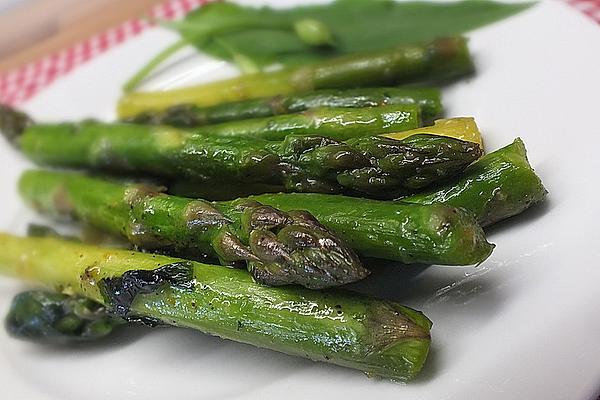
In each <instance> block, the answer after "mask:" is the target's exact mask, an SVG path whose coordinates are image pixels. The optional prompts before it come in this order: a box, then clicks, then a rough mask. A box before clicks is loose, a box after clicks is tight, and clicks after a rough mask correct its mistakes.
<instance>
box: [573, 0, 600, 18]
mask: <svg viewBox="0 0 600 400" xmlns="http://www.w3.org/2000/svg"><path fill="white" fill-rule="evenodd" d="M567 2H568V3H569V4H570V5H572V6H573V7H575V8H576V9H578V10H579V11H581V12H582V13H584V14H585V15H587V16H588V17H590V18H591V19H593V20H594V21H596V22H597V23H599V24H600V0H567Z"/></svg>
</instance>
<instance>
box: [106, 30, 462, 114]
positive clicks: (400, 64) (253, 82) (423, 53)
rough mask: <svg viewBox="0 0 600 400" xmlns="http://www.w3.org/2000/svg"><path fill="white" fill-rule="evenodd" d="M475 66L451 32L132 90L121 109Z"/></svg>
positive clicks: (400, 78)
mask: <svg viewBox="0 0 600 400" xmlns="http://www.w3.org/2000/svg"><path fill="white" fill-rule="evenodd" d="M472 71H473V63H472V61H471V57H470V55H469V51H468V48H467V44H466V40H465V39H464V38H462V37H451V38H444V39H438V40H435V41H433V42H431V43H428V44H425V45H403V46H399V47H395V48H392V49H389V50H384V51H376V52H368V53H358V54H351V55H348V56H342V57H337V58H333V59H330V60H326V61H322V62H319V63H315V64H312V65H303V66H300V67H296V68H289V69H283V70H279V71H272V72H262V73H255V74H249V75H243V76H241V77H237V78H233V79H227V80H223V81H218V82H212V83H208V84H203V85H198V86H191V87H186V88H182V89H175V90H168V91H162V92H138V93H128V94H126V95H124V96H123V97H122V98H121V100H120V101H119V105H118V108H117V111H118V114H119V117H121V118H127V117H132V116H135V115H138V114H140V113H142V112H146V111H157V110H158V111H160V110H165V109H167V108H169V107H172V106H175V105H178V104H194V105H197V106H200V107H208V106H214V105H217V104H222V103H228V102H233V101H239V100H247V99H255V98H260V97H268V96H278V95H289V94H293V93H301V92H307V91H312V90H318V89H338V88H354V87H368V86H382V85H393V84H400V83H408V82H426V81H441V80H446V79H453V78H456V77H460V76H463V75H466V74H469V73H471V72H472Z"/></svg>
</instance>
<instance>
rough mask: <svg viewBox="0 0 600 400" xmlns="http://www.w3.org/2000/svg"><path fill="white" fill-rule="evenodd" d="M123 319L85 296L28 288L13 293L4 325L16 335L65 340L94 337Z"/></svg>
mask: <svg viewBox="0 0 600 400" xmlns="http://www.w3.org/2000/svg"><path fill="white" fill-rule="evenodd" d="M124 322H125V321H124V320H122V319H121V318H116V317H113V316H111V315H109V314H108V312H107V310H106V307H104V306H103V305H101V304H99V303H97V302H95V301H92V300H90V299H87V298H85V297H81V296H77V297H73V296H67V295H65V294H61V293H52V292H47V291H42V290H30V291H27V292H23V293H19V294H18V295H17V296H15V298H14V299H13V301H12V304H11V306H10V311H9V313H8V315H7V317H6V324H5V326H6V329H7V331H8V332H9V333H10V335H11V336H13V337H16V338H19V339H25V340H31V341H36V342H43V343H58V344H66V343H72V342H81V341H93V340H97V339H99V338H101V337H104V336H106V335H108V334H110V333H111V332H112V331H113V329H114V328H115V327H117V326H119V325H121V324H123V323H124Z"/></svg>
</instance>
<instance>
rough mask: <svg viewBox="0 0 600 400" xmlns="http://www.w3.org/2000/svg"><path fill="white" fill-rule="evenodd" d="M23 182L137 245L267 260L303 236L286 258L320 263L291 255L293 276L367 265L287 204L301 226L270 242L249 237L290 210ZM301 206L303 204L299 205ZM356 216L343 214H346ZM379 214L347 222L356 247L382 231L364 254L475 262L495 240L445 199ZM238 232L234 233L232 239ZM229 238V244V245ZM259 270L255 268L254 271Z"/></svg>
mask: <svg viewBox="0 0 600 400" xmlns="http://www.w3.org/2000/svg"><path fill="white" fill-rule="evenodd" d="M19 189H20V192H21V196H22V197H23V198H24V200H25V201H26V202H27V203H28V204H30V205H32V206H33V207H35V208H36V209H37V210H39V211H41V212H43V213H45V214H49V215H51V216H55V217H57V216H58V217H65V216H68V217H75V218H78V219H80V220H83V221H85V222H87V223H90V224H92V225H93V226H95V227H98V228H101V229H103V230H105V231H108V232H112V233H115V234H118V235H121V236H123V237H126V238H128V239H129V240H130V241H131V242H132V243H134V244H136V245H138V246H140V247H142V248H147V249H168V250H170V251H174V252H175V253H177V254H181V252H182V251H183V252H184V253H183V254H187V253H186V251H190V250H192V249H197V250H199V251H201V252H203V253H205V254H209V255H211V256H216V257H219V258H220V259H221V260H222V261H225V262H233V261H238V260H239V259H240V257H246V259H245V261H248V262H254V259H255V257H261V258H262V259H264V260H269V259H270V258H272V257H273V256H274V255H273V252H274V251H279V250H281V249H282V248H284V249H287V251H290V250H289V249H290V248H291V249H292V250H293V249H295V247H294V246H298V245H299V244H297V243H296V242H300V243H301V244H302V245H304V246H306V247H305V248H300V249H298V251H297V252H298V253H299V252H300V251H302V252H304V253H303V254H305V257H302V258H301V257H298V256H292V257H290V259H291V260H290V261H289V262H290V263H291V262H296V263H305V262H307V261H311V262H312V264H313V265H314V264H316V265H318V266H319V268H309V267H308V266H305V265H303V264H301V265H294V267H295V268H296V269H299V271H298V273H299V274H302V273H303V275H300V276H299V277H295V276H292V277H291V278H294V279H296V280H297V282H299V283H302V284H303V285H305V286H308V287H316V285H318V284H319V285H321V287H324V286H325V285H327V286H333V285H336V284H343V283H348V282H351V281H353V280H358V279H361V278H363V277H365V275H366V273H367V271H366V270H364V269H363V268H362V267H361V266H360V263H359V262H358V260H356V258H355V257H354V256H353V254H352V252H351V251H349V250H348V249H346V248H345V247H344V245H343V244H341V243H339V242H337V246H336V247H331V245H332V244H333V243H336V242H335V238H332V239H331V243H329V242H328V244H329V246H327V247H325V248H323V247H322V246H319V245H317V243H319V244H321V242H322V240H324V239H325V238H327V237H328V236H327V233H328V232H323V228H322V226H321V225H319V224H318V223H317V222H316V221H314V220H312V218H310V216H306V215H303V214H299V213H296V212H294V211H293V208H292V209H290V208H288V210H289V214H288V215H287V217H288V218H289V220H293V219H296V220H298V221H300V222H298V223H297V225H298V224H300V226H299V227H296V226H295V225H294V224H293V223H292V222H291V221H290V222H289V223H290V224H291V226H287V227H286V228H284V229H283V230H280V231H279V234H278V237H277V239H278V240H279V242H282V243H277V242H275V243H273V242H267V243H264V244H263V246H262V247H258V244H257V243H255V242H254V241H253V239H255V238H256V232H254V233H251V232H252V231H253V230H254V231H260V232H264V230H271V231H276V229H277V226H276V222H278V221H280V220H283V222H284V223H285V218H284V217H285V216H286V214H284V213H282V212H278V211H277V210H274V209H271V208H269V207H264V206H262V207H261V206H260V205H259V204H258V203H256V201H254V200H249V199H238V200H234V201H223V202H212V203H208V202H205V201H202V200H191V199H187V198H181V197H176V196H168V195H165V194H161V193H157V192H156V191H149V190H148V189H147V188H143V187H142V188H141V187H140V186H139V185H133V184H119V183H115V182H110V181H107V180H104V179H98V178H92V177H86V176H82V175H76V174H72V173H60V172H49V171H28V172H26V173H25V174H23V176H22V177H21V180H20V182H19ZM335 199H337V198H335ZM361 201H365V200H361ZM297 207H298V208H302V205H301V204H298V205H297ZM323 207H324V209H322V210H320V211H318V212H320V214H321V215H323V214H325V213H327V210H329V209H330V207H331V204H327V203H324V204H323ZM352 217H353V215H349V216H348V218H349V219H351V218H352ZM373 217H374V215H373ZM380 217H381V218H383V217H385V218H386V223H385V224H384V223H381V224H380V225H381V227H382V228H381V229H377V227H376V226H375V225H372V224H371V223H370V222H369V219H368V218H369V216H366V217H365V218H363V219H357V220H356V224H355V227H354V229H353V230H352V231H351V232H345V233H347V234H349V235H350V236H351V237H349V240H350V241H352V242H353V246H357V248H358V247H360V242H364V241H366V242H367V243H368V241H369V240H375V241H379V245H378V246H377V248H376V250H375V252H372V253H370V254H369V255H370V256H373V257H379V258H387V256H388V255H389V254H391V255H392V256H391V258H390V259H392V260H401V261H405V262H431V263H437V264H474V263H478V262H480V261H482V260H483V259H485V258H486V257H487V256H488V255H489V253H490V252H491V250H492V246H491V245H490V244H489V243H487V242H486V241H485V238H484V236H483V234H482V231H481V229H480V228H479V227H478V226H477V224H476V223H475V222H474V221H473V219H472V218H471V217H470V216H468V215H465V213H463V212H461V211H458V210H456V209H454V208H451V207H447V206H442V205H431V206H422V205H414V204H409V205H406V206H404V207H395V209H394V212H393V213H389V214H387V215H386V214H384V213H381V214H380ZM324 218H326V217H324ZM305 220H306V221H307V222H306V223H310V225H309V226H308V227H304V226H302V223H305ZM377 223H379V222H377ZM313 224H314V226H313ZM294 228H295V229H296V231H294V230H293V229H294ZM261 229H262V230H261ZM309 234H311V235H312V237H311V236H309ZM342 234H344V232H338V233H337V235H338V236H339V235H342ZM263 236H265V235H263ZM236 237H237V238H239V240H238V241H237V242H234V241H233V238H236ZM269 238H270V237H269ZM309 239H310V240H309ZM263 240H265V239H263ZM248 241H250V246H248ZM354 242H357V243H354ZM231 246H234V249H230V248H229V247H231ZM311 246H314V247H315V248H313V247H311ZM257 247H258V248H257ZM330 247H331V248H330ZM387 247H391V248H393V249H394V250H395V251H394V250H389V249H387ZM234 250H235V251H234ZM291 252H292V253H293V251H291ZM308 256H311V257H308ZM324 256H328V257H329V258H324ZM242 260H243V259H242ZM321 263H322V264H323V265H321ZM288 270H292V271H294V269H293V268H291V267H289V266H288V267H287V268H285V269H284V270H283V271H277V272H278V275H277V276H276V277H271V283H277V282H278V280H277V278H279V279H282V278H281V277H280V275H284V277H286V276H285V272H286V271H288ZM254 271H256V270H254ZM271 272H272V271H271ZM263 275H264V273H263V274H261V275H258V278H261V277H262V276H263ZM262 279H264V278H262ZM288 279H290V278H288ZM259 280H260V279H259ZM260 281H262V280H260ZM309 285H310V286H309Z"/></svg>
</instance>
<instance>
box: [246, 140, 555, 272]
mask: <svg viewBox="0 0 600 400" xmlns="http://www.w3.org/2000/svg"><path fill="white" fill-rule="evenodd" d="M546 194H547V192H546V189H545V188H544V186H543V184H542V181H541V180H540V178H539V177H538V176H537V175H536V174H535V172H534V171H533V169H532V168H531V166H530V165H529V162H528V161H527V156H526V150H525V146H524V144H523V142H522V141H521V140H520V139H516V140H515V141H514V142H513V143H512V144H510V145H508V146H506V147H504V148H501V149H499V150H496V151H494V152H492V153H489V154H487V155H485V156H483V157H482V158H481V159H480V160H479V161H477V162H475V163H474V164H472V165H471V166H469V167H468V168H467V170H466V171H465V172H464V174H463V175H461V177H460V178H459V180H458V181H454V182H449V183H447V184H445V185H443V186H441V187H438V188H436V189H435V190H433V191H431V192H428V193H423V194H417V195H414V196H409V197H406V198H404V199H402V200H401V201H396V202H389V201H376V200H365V199H358V198H351V197H345V196H333V195H325V194H312V193H309V194H304V193H292V194H284V193H279V194H263V195H259V196H252V198H253V199H255V200H257V201H260V202H261V203H263V204H269V205H271V206H273V207H278V208H279V209H282V210H286V209H288V208H294V209H297V208H301V209H303V210H306V211H308V212H311V213H312V214H313V215H314V216H315V217H316V218H317V219H319V221H320V222H321V223H323V225H325V226H327V227H328V228H329V229H331V230H333V231H334V232H336V233H337V234H338V235H339V236H341V237H342V239H344V240H345V241H346V243H348V244H349V245H350V246H351V247H352V248H353V249H355V250H356V251H357V252H359V253H360V254H363V255H366V256H372V257H379V258H387V259H394V260H400V261H405V262H406V261H407V260H406V257H407V256H406V254H407V253H408V254H411V255H415V254H417V255H418V254H419V253H418V252H419V250H420V249H422V247H421V244H422V242H421V241H422V240H423V234H422V231H419V232H417V231H414V232H413V231H412V230H411V226H410V225H404V224H402V221H403V218H402V216H403V213H404V212H405V210H407V207H412V206H417V205H418V206H427V205H429V206H430V207H434V206H435V207H441V206H443V205H451V206H454V207H458V208H459V209H463V210H465V212H469V213H471V214H472V215H474V216H475V217H476V218H477V219H478V221H479V223H480V224H482V225H484V226H489V225H491V224H493V223H496V222H498V221H501V220H503V219H505V218H508V217H511V216H513V215H517V214H519V213H521V212H523V211H524V210H526V209H527V208H529V207H530V206H532V205H533V204H536V203H538V202H541V201H543V200H544V198H545V197H546ZM408 209H409V208H408ZM391 216H395V218H392V217H391ZM415 220H416V219H415ZM423 220H427V219H426V218H424V219H423ZM430 220H431V221H432V220H435V219H434V218H431V219H430ZM420 229H423V227H422V226H421V227H420ZM430 232H431V233H430V235H431V240H435V239H436V237H437V236H435V234H434V233H435V232H436V231H435V230H434V229H431V230H430ZM412 235H414V236H412ZM392 237H394V239H392ZM461 237H466V236H465V235H464V233H462V234H459V235H454V238H455V239H456V240H458V241H459V240H461V239H460V238H461ZM482 237H483V236H482ZM404 240H406V241H404ZM384 243H385V245H383V244H384ZM472 243H476V242H472ZM428 246H429V248H430V249H431V246H432V245H431V244H430V245H428ZM439 246H440V247H442V246H443V245H442V244H441V243H440V244H439ZM471 246H472V245H467V244H466V243H465V244H464V248H468V247H471ZM436 247H437V246H436ZM460 248H461V245H457V246H456V249H457V250H456V251H457V254H455V257H457V256H458V257H459V256H460V254H459V253H458V252H459V251H460ZM480 248H481V249H483V248H484V247H483V246H481V247H480ZM454 260H456V258H454ZM463 261H466V260H463ZM422 262H427V261H422ZM429 262H431V263H439V261H435V260H431V261H429ZM465 263H466V262H465Z"/></svg>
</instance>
